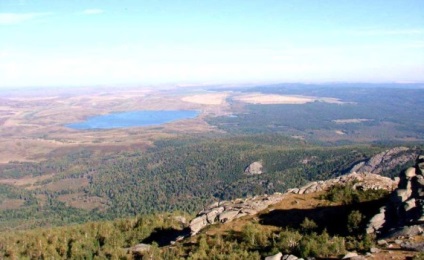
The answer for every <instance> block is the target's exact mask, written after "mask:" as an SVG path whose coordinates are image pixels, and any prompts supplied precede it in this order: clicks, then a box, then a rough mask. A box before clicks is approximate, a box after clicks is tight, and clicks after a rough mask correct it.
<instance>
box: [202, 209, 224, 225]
mask: <svg viewBox="0 0 424 260" xmlns="http://www.w3.org/2000/svg"><path fill="white" fill-rule="evenodd" d="M223 211H224V207H218V208H214V209H212V210H211V211H210V212H208V213H207V214H206V220H207V221H208V223H209V224H213V223H215V220H216V218H217V216H218V215H219V214H221V213H222V212H223Z"/></svg>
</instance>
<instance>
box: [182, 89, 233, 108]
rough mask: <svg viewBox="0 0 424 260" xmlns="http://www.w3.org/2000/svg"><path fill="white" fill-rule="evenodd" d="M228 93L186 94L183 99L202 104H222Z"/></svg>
mask: <svg viewBox="0 0 424 260" xmlns="http://www.w3.org/2000/svg"><path fill="white" fill-rule="evenodd" d="M228 95H229V94H228V93H225V92H224V93H209V94H198V95H191V96H185V97H183V98H182V99H181V100H182V101H185V102H190V103H195V104H202V105H222V104H224V102H225V100H226V98H227V97H228Z"/></svg>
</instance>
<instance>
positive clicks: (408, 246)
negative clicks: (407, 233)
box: [400, 242, 424, 252]
mask: <svg viewBox="0 0 424 260" xmlns="http://www.w3.org/2000/svg"><path fill="white" fill-rule="evenodd" d="M400 248H402V249H405V250H412V251H417V252H424V243H412V242H404V243H402V244H400Z"/></svg>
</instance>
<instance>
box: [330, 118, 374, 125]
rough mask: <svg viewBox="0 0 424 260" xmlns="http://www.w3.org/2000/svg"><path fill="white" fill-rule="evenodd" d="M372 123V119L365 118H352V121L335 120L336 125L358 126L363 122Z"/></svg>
mask: <svg viewBox="0 0 424 260" xmlns="http://www.w3.org/2000/svg"><path fill="white" fill-rule="evenodd" d="M368 121H372V120H371V119H364V118H352V119H336V120H333V122H334V123H336V124H358V123H362V122H368Z"/></svg>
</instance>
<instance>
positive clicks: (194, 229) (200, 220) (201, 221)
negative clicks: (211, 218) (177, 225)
mask: <svg viewBox="0 0 424 260" xmlns="http://www.w3.org/2000/svg"><path fill="white" fill-rule="evenodd" d="M207 225H208V221H207V220H206V215H202V216H199V217H197V218H194V219H193V220H192V221H191V222H190V225H189V227H190V230H191V235H192V236H193V235H196V234H197V233H198V232H199V231H200V230H202V229H203V228H204V227H206V226H207Z"/></svg>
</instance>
